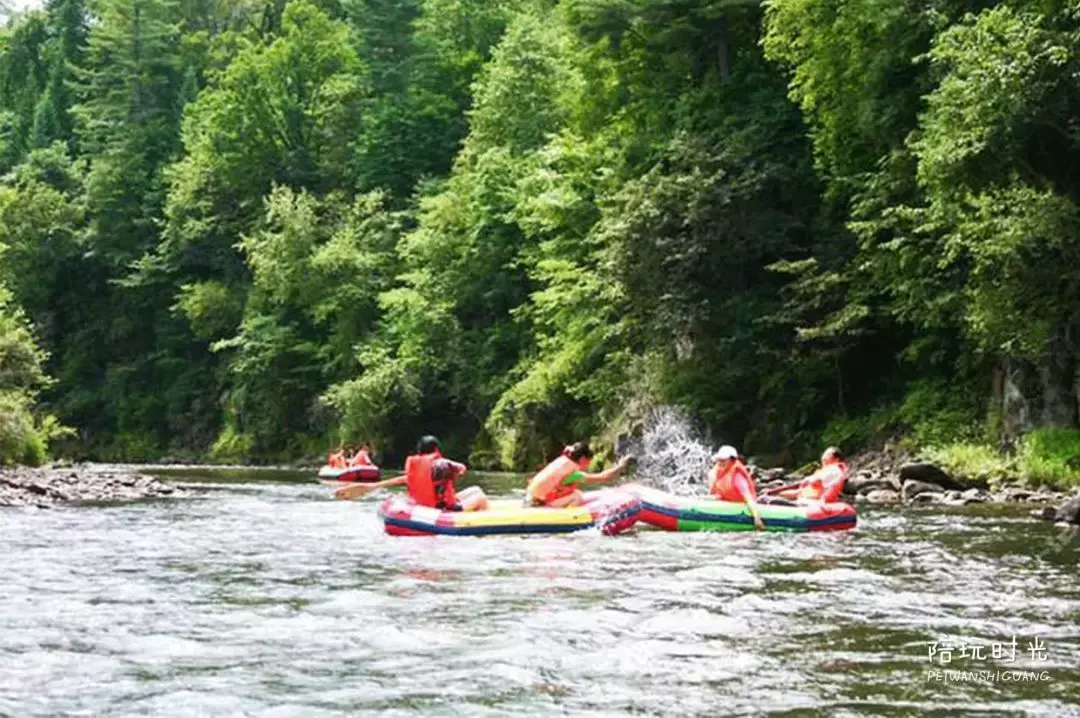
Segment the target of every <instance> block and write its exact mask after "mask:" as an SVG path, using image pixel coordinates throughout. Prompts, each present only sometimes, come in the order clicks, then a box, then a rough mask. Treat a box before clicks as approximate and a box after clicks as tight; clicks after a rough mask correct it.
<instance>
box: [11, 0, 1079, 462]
mask: <svg viewBox="0 0 1080 718" xmlns="http://www.w3.org/2000/svg"><path fill="white" fill-rule="evenodd" d="M1078 73H1080V2H1076V0H1071V1H1069V2H1056V1H1054V0H1039V1H1036V0H1015V1H1013V2H969V1H965V0H921V1H920V2H911V1H906V0H899V1H896V0H888V1H886V0H846V1H845V2H840V1H839V0H772V1H771V2H755V1H754V0H559V1H557V2H556V1H552V0H287V1H286V0H46V2H45V6H44V7H43V8H42V9H40V10H37V11H31V12H27V13H24V14H21V15H17V16H14V17H12V18H10V19H9V21H8V23H7V25H6V27H5V28H4V29H3V30H2V31H0V174H2V175H3V179H2V183H0V453H2V454H3V456H4V457H6V458H7V459H12V458H14V459H17V460H23V461H32V460H34V459H35V457H37V458H40V457H41V456H43V455H44V453H45V451H46V446H47V444H48V442H52V443H53V449H54V451H59V452H61V453H67V454H71V455H75V456H85V457H92V458H98V459H151V458H157V457H161V456H163V455H174V456H175V455H186V456H198V457H213V458H218V459H226V460H235V459H247V460H272V459H280V458H283V457H298V456H302V455H311V454H315V453H322V452H324V451H325V450H326V449H327V448H329V447H330V446H332V445H336V444H337V443H338V442H340V441H347V442H358V441H360V440H369V441H372V442H373V443H374V444H375V445H376V447H377V448H378V449H379V450H381V451H382V452H383V453H384V455H386V456H388V457H398V456H400V455H401V454H402V452H404V451H407V450H408V448H409V447H410V446H411V444H412V443H413V442H414V441H415V439H416V436H417V435H418V434H419V433H421V432H435V433H437V434H438V435H440V436H441V437H443V439H444V442H445V443H446V444H448V447H449V450H450V451H452V452H454V453H455V454H456V455H459V456H461V457H462V458H468V459H469V460H470V461H472V462H473V463H474V464H477V465H480V466H491V467H494V466H503V467H508V468H509V467H528V466H533V465H535V464H537V463H538V462H541V461H542V460H543V459H544V458H545V457H547V456H549V455H550V454H551V453H552V452H553V450H554V449H556V448H557V447H559V446H561V445H562V444H563V443H565V442H567V441H569V440H571V439H576V438H581V437H592V438H594V439H600V440H603V439H610V438H612V437H613V436H614V434H615V433H616V432H619V431H624V430H626V428H627V427H630V426H632V425H633V423H634V422H635V421H637V420H639V419H640V417H642V416H643V415H644V414H645V412H647V411H648V410H649V408H650V407H654V406H660V405H674V406H677V407H681V408H682V409H683V410H685V411H686V412H687V413H688V414H689V415H690V416H692V417H693V418H694V419H695V420H696V421H697V422H698V423H699V424H700V425H701V426H703V427H706V428H708V430H709V431H710V432H711V433H712V435H713V436H714V437H716V438H718V439H725V440H727V441H731V442H734V443H738V444H739V446H740V448H742V449H743V450H744V452H746V453H748V454H759V455H768V456H772V457H774V458H777V459H781V460H788V459H801V458H805V457H806V456H808V455H810V454H811V453H812V452H815V451H817V450H819V447H820V446H821V444H822V443H823V442H837V443H842V444H843V445H845V446H846V447H850V448H856V447H858V446H861V445H864V444H866V443H867V442H868V441H870V440H872V439H873V438H875V437H884V436H896V435H905V436H907V437H908V438H909V440H910V441H912V442H914V443H916V444H919V445H923V446H938V447H948V446H951V447H966V449H964V450H968V451H981V450H982V449H981V448H980V447H995V448H996V447H1005V448H1011V449H1017V448H1019V449H1020V450H1021V451H1022V450H1023V449H1024V447H1025V446H1028V444H1030V441H1028V438H1025V437H1031V436H1034V437H1038V439H1039V441H1041V442H1043V443H1044V444H1046V443H1049V444H1053V445H1057V446H1058V449H1056V451H1057V453H1058V454H1062V451H1063V449H1061V446H1066V447H1068V446H1072V445H1074V444H1078V442H1076V441H1075V436H1076V434H1075V432H1074V431H1072V430H1073V429H1075V427H1076V425H1077V419H1078V415H1077V411H1078V410H1077V407H1078V389H1077V387H1078V382H1077V376H1078V362H1077V359H1078V354H1080V326H1078V324H1080V232H1078V230H1080V212H1078V204H1077V203H1078V202H1080V119H1078V118H1080V81H1078V79H1077V78H1078V77H1080V74H1078ZM64 427H71V428H70V429H65V428H64ZM1032 430H1036V431H1035V433H1034V434H1032V433H1031V432H1032ZM1026 441H1027V442H1028V443H1025V442H1026ZM958 450H959V449H958ZM1064 453H1069V452H1068V451H1065V452H1064ZM1076 453H1080V450H1078V451H1077V452H1076Z"/></svg>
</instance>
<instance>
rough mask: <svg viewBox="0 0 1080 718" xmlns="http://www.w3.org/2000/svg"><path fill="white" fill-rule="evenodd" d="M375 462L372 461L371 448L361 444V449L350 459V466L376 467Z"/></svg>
mask: <svg viewBox="0 0 1080 718" xmlns="http://www.w3.org/2000/svg"><path fill="white" fill-rule="evenodd" d="M374 465H375V462H374V461H372V460H371V447H370V446H368V445H367V444H360V448H359V449H357V450H356V453H355V454H353V455H352V458H351V459H349V466H374Z"/></svg>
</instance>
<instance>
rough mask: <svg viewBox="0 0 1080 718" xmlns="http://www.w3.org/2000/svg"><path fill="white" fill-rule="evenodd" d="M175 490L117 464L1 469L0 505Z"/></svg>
mask: <svg viewBox="0 0 1080 718" xmlns="http://www.w3.org/2000/svg"><path fill="white" fill-rule="evenodd" d="M176 493H177V490H176V489H174V488H173V487H172V486H169V485H168V484H164V483H162V482H161V481H158V480H157V479H155V478H153V477H150V476H146V475H144V474H140V473H137V472H135V471H131V470H130V469H124V468H119V467H109V466H92V465H85V464H83V465H74V466H46V467H43V468H36V469H34V468H29V467H25V466H16V467H10V468H0V506H37V507H41V508H44V507H48V506H52V505H54V504H63V503H80V502H87V503H99V502H119V501H136V500H139V499H149V498H155V497H159V496H171V495H174V494H176Z"/></svg>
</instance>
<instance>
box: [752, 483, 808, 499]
mask: <svg viewBox="0 0 1080 718" xmlns="http://www.w3.org/2000/svg"><path fill="white" fill-rule="evenodd" d="M797 488H799V484H798V483H795V484H787V485H786V486H777V487H776V488H775V489H765V490H764V491H762V492H761V495H762V496H772V495H773V494H778V493H780V492H781V491H788V490H790V489H797Z"/></svg>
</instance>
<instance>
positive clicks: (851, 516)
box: [620, 484, 856, 532]
mask: <svg viewBox="0 0 1080 718" xmlns="http://www.w3.org/2000/svg"><path fill="white" fill-rule="evenodd" d="M620 488H621V490H623V491H626V492H628V493H630V494H632V495H634V496H636V497H637V498H638V500H639V501H641V515H640V516H639V517H638V520H639V521H641V522H643V523H646V524H650V525H652V526H657V527H659V528H662V529H664V530H666V531H753V530H754V518H753V516H751V515H750V510H749V509H748V508H747V507H746V504H742V503H732V502H728V501H717V500H715V499H707V498H688V497H685V496H676V495H674V494H669V493H667V492H666V491H660V490H658V489H651V488H648V487H645V486H639V485H637V484H627V485H625V486H622V487H620ZM758 513H759V514H760V515H761V520H762V521H764V522H765V529H766V530H767V531H779V532H806V531H846V530H850V529H853V528H855V523H856V516H855V507H854V506H852V505H851V504H844V503H828V504H796V505H777V504H759V505H758Z"/></svg>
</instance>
